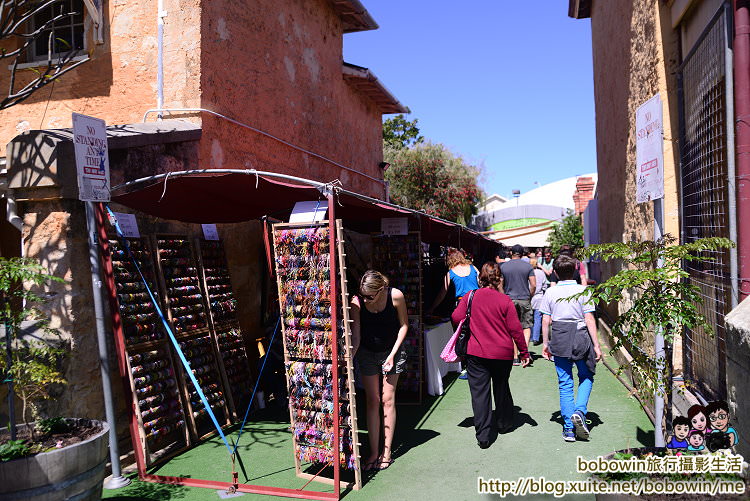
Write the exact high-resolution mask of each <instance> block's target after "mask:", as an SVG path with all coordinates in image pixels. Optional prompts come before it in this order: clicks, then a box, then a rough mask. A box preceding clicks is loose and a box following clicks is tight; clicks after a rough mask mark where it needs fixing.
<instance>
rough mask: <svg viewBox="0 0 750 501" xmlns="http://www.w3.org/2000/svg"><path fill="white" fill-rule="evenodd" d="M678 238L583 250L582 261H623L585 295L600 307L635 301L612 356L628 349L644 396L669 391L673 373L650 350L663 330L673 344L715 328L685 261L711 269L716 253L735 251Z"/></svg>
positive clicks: (715, 241) (618, 325)
mask: <svg viewBox="0 0 750 501" xmlns="http://www.w3.org/2000/svg"><path fill="white" fill-rule="evenodd" d="M675 241H676V239H675V238H674V237H672V236H671V235H665V236H664V237H663V238H661V239H659V240H657V241H655V242H654V241H646V242H618V243H607V244H598V245H591V246H589V247H587V248H586V249H580V250H579V251H578V257H591V256H598V257H599V259H600V260H602V261H617V262H620V263H622V266H623V268H622V270H621V271H620V272H618V273H617V274H615V275H614V276H612V277H611V278H609V279H607V280H606V281H604V282H602V283H600V284H598V285H595V286H591V287H588V288H587V289H586V291H585V292H584V293H583V294H585V295H587V296H589V297H590V298H591V300H592V301H593V302H595V303H598V304H601V305H606V304H610V303H612V302H620V301H622V300H623V299H625V298H626V296H627V299H628V300H629V301H628V303H629V305H630V306H629V308H628V309H627V311H625V312H623V313H621V314H620V315H619V316H618V317H617V320H616V321H615V322H614V324H613V325H612V326H611V328H612V332H613V334H614V336H615V344H614V346H613V347H612V353H614V352H615V351H617V350H619V349H620V348H621V347H624V348H625V349H626V350H627V351H628V352H629V353H630V355H631V356H632V360H631V361H630V362H629V363H628V364H627V365H625V366H622V367H620V369H619V370H620V372H622V371H623V370H625V369H630V370H631V371H632V374H633V375H634V377H635V378H636V380H637V381H638V383H639V386H640V390H639V391H641V392H642V393H643V394H644V396H653V395H656V394H657V393H660V392H663V391H664V389H665V388H669V387H670V385H669V380H668V379H669V375H668V371H665V370H664V367H662V365H661V361H660V360H659V359H657V358H655V357H654V356H653V355H651V354H649V353H648V352H647V351H646V350H645V349H644V347H645V346H646V344H647V340H648V339H649V338H648V337H647V336H650V335H652V334H653V333H654V332H656V331H657V330H661V332H662V333H663V334H664V340H665V342H666V343H667V345H669V344H671V342H672V340H673V338H674V335H675V334H677V333H681V332H682V331H683V330H684V329H695V328H697V327H703V328H704V329H705V330H706V332H712V327H711V326H710V325H709V324H708V321H707V319H706V317H705V316H703V314H701V312H700V311H699V310H698V307H697V305H699V304H701V303H702V302H703V298H702V296H701V291H700V289H699V288H698V287H697V286H695V285H693V284H691V283H689V282H688V281H686V280H685V279H686V278H687V277H688V272H687V271H685V269H684V268H683V266H682V264H683V262H686V261H690V262H699V263H704V264H705V265H708V264H709V262H710V261H711V260H712V259H714V258H713V257H712V255H711V253H715V252H716V251H721V250H722V249H727V248H730V247H734V243H733V242H732V241H731V240H728V239H726V238H702V239H699V240H696V241H694V242H690V243H686V244H681V245H674V242H675Z"/></svg>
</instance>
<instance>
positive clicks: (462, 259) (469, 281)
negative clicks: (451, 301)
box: [427, 249, 479, 314]
mask: <svg viewBox="0 0 750 501" xmlns="http://www.w3.org/2000/svg"><path fill="white" fill-rule="evenodd" d="M445 264H446V265H447V266H448V273H446V274H445V280H443V288H442V289H440V291H439V292H438V294H437V297H435V301H433V302H432V306H431V307H430V308H429V309H428V310H427V314H430V313H432V311H433V310H434V309H435V308H437V307H438V305H439V304H440V303H442V302H443V299H445V295H446V294H447V293H448V287H450V284H451V282H453V285H454V286H455V288H456V303H455V304H458V302H459V301H460V300H461V298H462V297H464V295H465V294H468V293H469V292H471V291H473V290H476V289H478V288H479V271H478V270H477V269H476V267H475V266H474V265H473V264H471V261H470V260H469V259H468V258H467V257H466V255H465V254H464V253H463V251H461V250H459V249H450V250H449V251H448V255H447V256H446V258H445Z"/></svg>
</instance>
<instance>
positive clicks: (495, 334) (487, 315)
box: [451, 262, 530, 449]
mask: <svg viewBox="0 0 750 501" xmlns="http://www.w3.org/2000/svg"><path fill="white" fill-rule="evenodd" d="M479 284H480V285H481V288H480V289H478V290H477V291H476V292H475V293H474V297H473V300H472V303H471V320H470V322H471V323H470V325H471V337H470V338H469V345H468V348H467V350H466V351H467V355H466V369H467V372H468V374H469V390H470V391H471V407H472V409H473V410H474V428H475V429H476V435H477V444H478V445H479V447H480V448H482V449H486V448H488V447H489V446H490V445H491V444H492V442H493V441H494V439H495V438H496V436H497V433H507V432H508V431H510V430H511V429H512V428H513V396H512V395H511V393H510V386H509V385H508V378H509V377H510V371H511V369H512V368H513V345H514V344H515V346H517V347H518V353H519V356H520V358H521V365H522V366H523V367H526V366H527V365H529V361H530V358H529V352H528V350H527V346H526V340H525V339H524V337H523V329H522V328H521V322H520V321H519V320H518V315H517V314H516V308H515V306H514V305H513V301H511V300H510V298H509V297H508V296H506V295H505V294H503V293H502V292H500V290H501V287H502V275H501V273H500V267H499V266H498V265H497V263H493V262H488V263H485V265H484V266H482V271H481V273H480V274H479ZM469 297H470V294H466V295H465V296H464V297H463V298H461V301H460V302H459V303H458V306H457V307H456V310H455V311H454V312H453V315H452V316H451V318H452V320H453V323H454V324H458V322H460V321H461V319H462V318H464V317H465V316H466V307H467V304H468V300H469ZM490 382H492V384H491V386H492V393H493V395H494V400H495V419H496V420H495V422H493V420H492V401H491V400H490Z"/></svg>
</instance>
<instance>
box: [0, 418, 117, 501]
mask: <svg viewBox="0 0 750 501" xmlns="http://www.w3.org/2000/svg"><path fill="white" fill-rule="evenodd" d="M67 421H68V422H69V423H71V424H72V425H75V424H76V423H80V422H89V423H92V424H97V423H98V424H99V425H100V426H101V427H102V430H101V431H100V432H99V433H98V434H96V435H94V436H93V437H91V438H89V439H87V440H85V441H83V442H79V443H77V444H73V445H69V446H67V447H64V448H62V449H57V450H54V451H50V452H43V453H41V454H37V455H35V456H30V457H24V458H18V459H14V460H12V461H8V462H5V463H0V499H2V500H3V501H15V500H20V499H23V500H25V501H64V500H76V501H93V500H98V499H101V497H102V482H103V481H104V466H105V464H106V462H107V450H108V446H109V443H108V438H109V425H108V424H107V423H106V422H102V421H94V420H83V419H68V420H67Z"/></svg>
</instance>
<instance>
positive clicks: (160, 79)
mask: <svg viewBox="0 0 750 501" xmlns="http://www.w3.org/2000/svg"><path fill="white" fill-rule="evenodd" d="M156 11H157V12H156V52H157V54H156V107H157V108H158V109H160V110H161V109H162V108H164V18H165V17H167V12H166V11H165V10H164V0H159V1H158V2H157V6H156ZM158 116H159V120H161V119H162V114H161V113H159V115H158Z"/></svg>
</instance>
